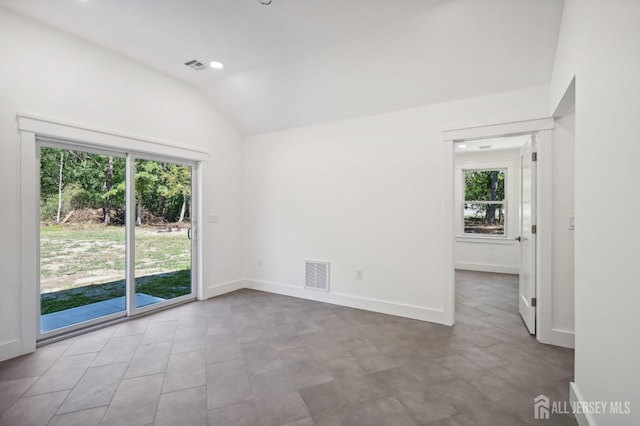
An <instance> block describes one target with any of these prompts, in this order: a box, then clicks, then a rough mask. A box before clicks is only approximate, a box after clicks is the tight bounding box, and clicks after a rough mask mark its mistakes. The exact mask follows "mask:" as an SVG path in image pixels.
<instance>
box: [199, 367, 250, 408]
mask: <svg viewBox="0 0 640 426" xmlns="http://www.w3.org/2000/svg"><path fill="white" fill-rule="evenodd" d="M251 397H252V394H251V385H250V384H249V378H248V376H247V372H246V370H245V368H244V362H243V361H242V359H237V360H231V361H223V362H220V363H215V364H208V365H207V408H208V409H213V408H220V407H224V406H227V405H231V404H235V403H238V402H242V401H248V400H250V399H251Z"/></svg>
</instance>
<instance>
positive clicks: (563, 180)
mask: <svg viewBox="0 0 640 426" xmlns="http://www.w3.org/2000/svg"><path fill="white" fill-rule="evenodd" d="M574 146H575V113H571V114H568V115H566V116H564V117H562V118H559V119H557V120H556V121H555V130H554V132H553V144H552V150H553V165H552V167H553V171H552V173H553V200H552V203H553V204H552V206H553V207H552V208H553V223H552V226H553V241H552V252H553V263H552V272H551V273H552V300H551V303H552V321H551V327H552V330H553V332H554V333H556V334H558V335H559V336H558V337H559V338H560V339H564V340H565V342H564V344H563V346H573V332H574V231H573V230H570V229H569V225H570V222H569V216H573V215H574V158H575V148H574ZM560 335H564V337H560ZM561 342H562V340H560V341H558V342H556V343H557V344H560V343H561Z"/></svg>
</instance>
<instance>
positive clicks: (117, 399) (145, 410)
mask: <svg viewBox="0 0 640 426" xmlns="http://www.w3.org/2000/svg"><path fill="white" fill-rule="evenodd" d="M163 380H164V376H163V375H162V374H156V375H153V376H143V377H135V378H132V379H125V380H123V381H122V382H121V383H120V386H118V390H117V391H116V393H115V395H114V396H113V400H112V401H111V404H110V405H109V409H108V410H107V414H106V415H105V417H104V420H103V422H102V424H103V425H105V426H110V425H113V426H142V425H145V424H148V423H152V422H153V419H154V418H155V414H156V409H157V407H158V400H159V398H160V391H161V390H162V382H163Z"/></svg>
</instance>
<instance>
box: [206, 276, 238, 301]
mask: <svg viewBox="0 0 640 426" xmlns="http://www.w3.org/2000/svg"><path fill="white" fill-rule="evenodd" d="M243 288H244V280H241V279H240V280H234V281H227V282H226V283H221V284H214V285H212V286H209V287H207V294H206V296H207V299H208V298H210V297H215V296H220V295H221V294H226V293H231V292H232V291H236V290H241V289H243Z"/></svg>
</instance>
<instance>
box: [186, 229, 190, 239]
mask: <svg viewBox="0 0 640 426" xmlns="http://www.w3.org/2000/svg"><path fill="white" fill-rule="evenodd" d="M187 238H188V239H191V228H189V229H187Z"/></svg>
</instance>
